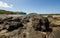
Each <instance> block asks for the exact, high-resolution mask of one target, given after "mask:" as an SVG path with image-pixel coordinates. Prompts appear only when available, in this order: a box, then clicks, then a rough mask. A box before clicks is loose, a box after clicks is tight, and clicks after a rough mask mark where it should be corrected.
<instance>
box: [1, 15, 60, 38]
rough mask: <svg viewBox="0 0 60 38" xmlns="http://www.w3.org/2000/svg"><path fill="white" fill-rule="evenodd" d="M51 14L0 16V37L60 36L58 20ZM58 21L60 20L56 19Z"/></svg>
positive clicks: (51, 37)
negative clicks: (45, 15)
mask: <svg viewBox="0 0 60 38" xmlns="http://www.w3.org/2000/svg"><path fill="white" fill-rule="evenodd" d="M57 19H58V18H53V17H52V16H47V17H44V16H42V15H40V14H29V15H28V16H19V17H11V16H3V15H2V17H1V16H0V38H60V30H59V29H60V22H59V23H57V24H55V22H56V21H55V20H57ZM58 21H60V20H58Z"/></svg>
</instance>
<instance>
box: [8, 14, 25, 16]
mask: <svg viewBox="0 0 60 38" xmlns="http://www.w3.org/2000/svg"><path fill="white" fill-rule="evenodd" d="M8 16H26V14H12V15H8Z"/></svg>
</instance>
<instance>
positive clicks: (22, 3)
mask: <svg viewBox="0 0 60 38" xmlns="http://www.w3.org/2000/svg"><path fill="white" fill-rule="evenodd" d="M0 9H2V10H8V11H21V12H26V13H27V14H29V13H38V14H60V0H0Z"/></svg>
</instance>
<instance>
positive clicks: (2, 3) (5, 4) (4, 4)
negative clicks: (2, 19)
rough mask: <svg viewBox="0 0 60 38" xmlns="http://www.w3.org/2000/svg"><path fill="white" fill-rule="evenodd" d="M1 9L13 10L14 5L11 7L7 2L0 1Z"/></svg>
mask: <svg viewBox="0 0 60 38" xmlns="http://www.w3.org/2000/svg"><path fill="white" fill-rule="evenodd" d="M0 7H4V8H12V7H13V5H12V4H10V5H9V4H8V3H6V2H2V1H0Z"/></svg>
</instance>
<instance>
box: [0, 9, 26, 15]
mask: <svg viewBox="0 0 60 38" xmlns="http://www.w3.org/2000/svg"><path fill="white" fill-rule="evenodd" d="M0 14H7V15H9V14H26V13H25V12H18V11H17V12H13V11H6V10H0Z"/></svg>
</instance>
